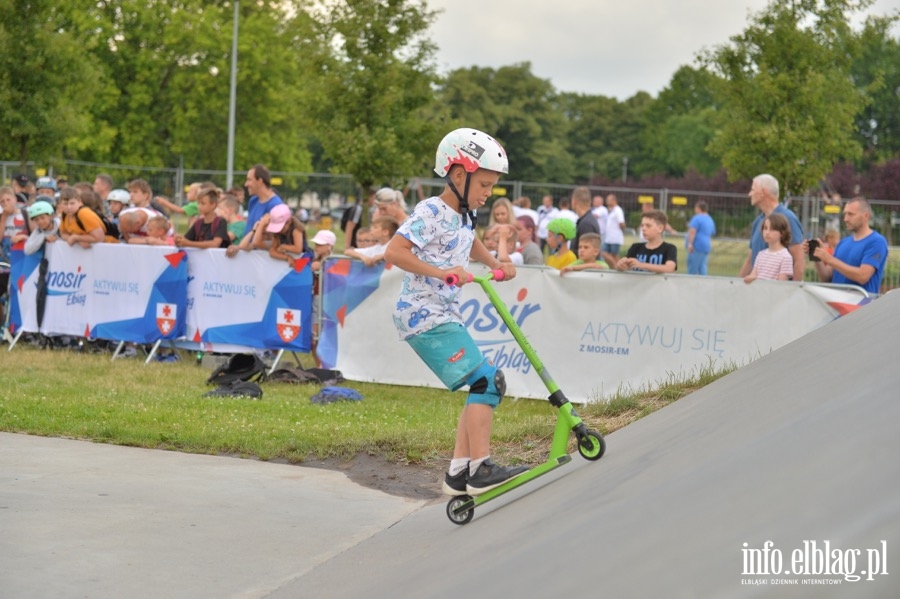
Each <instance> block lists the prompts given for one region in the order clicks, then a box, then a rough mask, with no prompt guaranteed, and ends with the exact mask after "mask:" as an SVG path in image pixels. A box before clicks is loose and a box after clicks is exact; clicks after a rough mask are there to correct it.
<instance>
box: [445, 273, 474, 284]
mask: <svg viewBox="0 0 900 599" xmlns="http://www.w3.org/2000/svg"><path fill="white" fill-rule="evenodd" d="M474 278H475V276H474V275H473V274H472V273H469V280H468V281H467V282H468V283H471V282H472V280H473V279H474ZM444 282H445V283H447V284H448V285H456V284H457V283H459V277H458V276H457V275H447V276H446V277H444Z"/></svg>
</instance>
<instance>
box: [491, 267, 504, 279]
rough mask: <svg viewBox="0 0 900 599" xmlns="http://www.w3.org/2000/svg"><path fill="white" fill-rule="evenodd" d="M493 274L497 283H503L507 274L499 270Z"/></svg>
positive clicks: (492, 272)
mask: <svg viewBox="0 0 900 599" xmlns="http://www.w3.org/2000/svg"><path fill="white" fill-rule="evenodd" d="M491 274H492V275H493V276H494V280H495V281H502V280H503V279H504V278H505V277H506V274H505V273H504V272H503V271H502V270H500V269H499V268H498V269H497V270H492V271H491Z"/></svg>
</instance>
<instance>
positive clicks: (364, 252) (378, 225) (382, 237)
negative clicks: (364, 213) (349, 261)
mask: <svg viewBox="0 0 900 599" xmlns="http://www.w3.org/2000/svg"><path fill="white" fill-rule="evenodd" d="M396 232H397V221H395V220H394V219H393V218H392V217H387V216H384V217H380V218H376V219H375V220H374V221H373V222H372V227H371V228H370V230H369V234H370V235H371V236H372V237H373V238H374V240H375V244H374V245H372V246H370V247H367V248H348V249H347V251H346V252H344V253H345V254H347V255H348V256H350V257H351V258H356V259H358V260H362V261H363V264H365V265H366V266H375V265H376V264H378V263H379V262H381V261H382V260H384V252H385V250H386V249H387V246H388V242H390V240H391V237H393V236H394V233H396Z"/></svg>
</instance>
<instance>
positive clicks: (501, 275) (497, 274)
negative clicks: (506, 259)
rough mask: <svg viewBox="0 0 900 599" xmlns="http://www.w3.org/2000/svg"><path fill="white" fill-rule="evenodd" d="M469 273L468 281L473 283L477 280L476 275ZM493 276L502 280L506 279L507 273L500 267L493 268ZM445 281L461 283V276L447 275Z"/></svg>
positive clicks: (450, 283)
mask: <svg viewBox="0 0 900 599" xmlns="http://www.w3.org/2000/svg"><path fill="white" fill-rule="evenodd" d="M468 274H469V278H468V280H467V281H466V282H467V283H471V282H472V281H473V280H475V276H474V275H473V274H472V273H468ZM491 276H492V277H493V279H494V280H495V281H502V280H503V279H504V277H506V275H505V274H504V273H503V271H502V270H500V269H499V268H498V269H497V270H492V271H491ZM444 282H445V283H447V284H448V285H456V284H457V283H459V277H458V276H456V275H447V276H446V277H444Z"/></svg>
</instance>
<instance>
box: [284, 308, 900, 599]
mask: <svg viewBox="0 0 900 599" xmlns="http://www.w3.org/2000/svg"><path fill="white" fill-rule="evenodd" d="M759 326H760V327H765V326H766V323H765V321H764V320H760V322H759ZM898 428H900V292H895V293H890V294H888V295H886V296H884V297H883V298H881V299H879V300H877V301H875V302H873V303H871V304H869V305H867V306H865V307H863V308H861V309H859V310H857V311H856V312H853V313H851V314H849V315H848V316H845V317H843V318H840V319H838V320H836V321H834V322H833V323H831V324H828V325H826V326H824V327H822V328H821V329H818V330H816V331H815V332H813V333H811V334H809V335H807V336H805V337H803V338H801V339H798V340H797V341H795V342H793V343H791V344H789V345H787V346H785V347H783V348H782V349H780V350H778V351H776V352H774V353H772V354H770V355H767V356H765V357H763V358H761V359H759V360H757V361H756V362H754V363H752V364H750V365H748V366H746V367H744V368H742V369H740V370H739V371H737V372H734V373H733V374H731V375H729V376H727V377H724V378H722V379H720V380H719V381H717V382H716V383H714V384H712V385H709V386H708V387H706V388H704V389H702V390H700V391H698V392H696V393H694V394H692V395H690V396H689V397H687V398H684V399H682V400H681V401H679V402H677V403H676V404H673V405H671V406H669V407H667V408H665V409H663V410H660V411H659V412H657V413H655V414H653V415H651V416H649V417H648V418H645V419H643V420H641V421H639V422H637V423H635V424H633V425H631V426H629V427H627V428H625V429H623V430H621V431H618V432H616V433H615V434H613V435H611V436H610V437H609V438H608V439H607V441H608V450H607V455H606V456H605V457H604V458H603V459H602V460H600V461H599V462H596V463H587V462H585V461H584V460H582V459H581V458H580V457H579V456H575V458H574V462H573V465H569V466H566V467H565V468H561V469H560V470H558V471H556V472H555V473H554V474H553V475H551V476H548V477H545V478H543V479H539V480H537V481H535V482H534V483H532V484H531V485H527V486H525V487H523V488H522V489H519V490H517V491H514V492H513V493H512V494H510V495H508V496H506V497H504V498H502V499H500V500H497V501H495V502H493V503H490V504H488V505H486V506H484V507H482V508H479V509H478V510H477V511H476V514H475V518H474V520H473V521H472V522H471V523H470V524H468V525H465V526H456V525H453V524H452V523H450V521H449V520H448V519H447V517H446V515H445V513H444V510H445V506H444V504H440V505H433V506H429V507H427V508H426V509H423V510H420V511H417V512H415V513H412V514H411V515H408V516H407V517H406V518H404V519H403V520H402V521H401V522H399V523H398V524H396V525H394V526H393V527H391V528H389V529H387V530H384V531H383V532H381V533H379V534H377V535H375V536H373V537H372V538H370V539H368V540H367V541H365V542H363V543H361V544H359V545H357V546H355V547H353V548H352V549H349V550H347V551H345V552H344V553H342V554H341V555H339V556H337V557H335V558H333V559H331V560H329V561H328V562H326V563H324V564H322V565H320V566H318V567H317V568H315V569H314V570H312V571H310V572H308V573H306V574H305V575H303V576H301V577H300V578H297V579H295V580H293V581H291V582H290V583H289V584H286V585H284V586H282V587H281V588H279V589H278V590H276V591H275V592H273V593H272V594H271V595H269V597H393V598H397V597H416V598H421V597H453V598H459V597H465V596H470V597H471V596H477V597H484V596H504V597H548V598H549V597H563V596H567V595H568V596H581V597H586V596H591V597H616V598H618V597H691V598H693V597H729V598H732V597H770V596H771V597H792V598H793V597H817V598H818V597H896V596H900V561H898V560H897V558H896V556H898V555H900V432H898ZM826 562H827V564H828V566H827V568H826V566H825V563H826ZM776 570H777V573H776ZM864 571H865V573H864ZM872 571H874V572H875V573H872ZM885 572H887V574H885ZM856 577H859V580H857V581H854V580H853V579H854V578H856ZM870 579H871V580H870Z"/></svg>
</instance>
